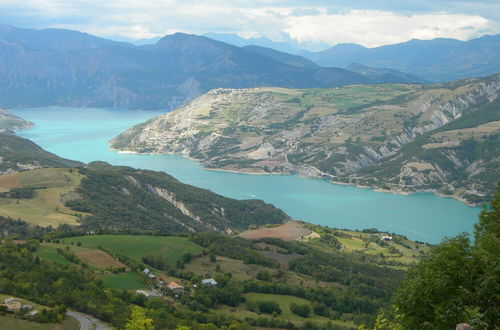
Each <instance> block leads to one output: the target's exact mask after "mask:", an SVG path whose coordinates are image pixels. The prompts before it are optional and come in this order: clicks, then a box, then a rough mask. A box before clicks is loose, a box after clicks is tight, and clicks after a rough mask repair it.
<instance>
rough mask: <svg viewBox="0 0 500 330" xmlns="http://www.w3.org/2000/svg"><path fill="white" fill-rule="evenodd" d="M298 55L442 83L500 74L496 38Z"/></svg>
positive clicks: (340, 47) (344, 46)
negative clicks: (394, 72)
mask: <svg viewBox="0 0 500 330" xmlns="http://www.w3.org/2000/svg"><path fill="white" fill-rule="evenodd" d="M299 55H302V56H303V57H306V58H308V59H310V60H312V61H313V62H315V63H317V64H319V65H322V66H332V67H348V66H349V65H350V64H352V63H359V64H362V65H366V66H370V67H375V68H390V69H394V70H399V71H403V72H407V73H412V74H415V75H418V76H419V77H422V78H424V79H427V80H430V81H434V82H443V81H451V80H456V79H462V78H471V77H479V76H488V75H491V74H494V73H498V72H500V34H497V35H492V36H491V35H485V36H483V37H480V38H477V39H472V40H469V41H461V40H456V39H443V38H437V39H433V40H417V39H413V40H410V41H407V42H403V43H398V44H394V45H386V46H381V47H375V48H365V47H363V46H361V45H357V44H339V45H336V46H334V47H331V48H329V49H326V50H324V51H321V52H306V51H302V52H300V53H299Z"/></svg>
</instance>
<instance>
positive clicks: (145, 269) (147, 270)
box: [142, 268, 151, 274]
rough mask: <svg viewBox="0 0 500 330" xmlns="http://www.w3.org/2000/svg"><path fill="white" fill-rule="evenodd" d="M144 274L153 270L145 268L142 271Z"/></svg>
mask: <svg viewBox="0 0 500 330" xmlns="http://www.w3.org/2000/svg"><path fill="white" fill-rule="evenodd" d="M142 272H143V273H144V274H149V273H150V272H151V271H150V270H149V269H148V268H144V270H143V271H142Z"/></svg>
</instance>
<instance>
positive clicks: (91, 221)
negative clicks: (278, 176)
mask: <svg viewBox="0 0 500 330" xmlns="http://www.w3.org/2000/svg"><path fill="white" fill-rule="evenodd" d="M81 173H82V174H84V175H85V176H86V178H85V179H83V180H82V182H81V184H80V186H79V187H78V192H79V193H80V195H82V196H83V200H75V201H70V202H67V203H66V205H67V206H69V207H72V208H74V210H79V211H85V212H90V213H92V215H93V216H92V217H87V218H83V219H82V223H83V224H82V225H83V227H85V228H88V229H89V230H94V231H97V230H101V231H102V230H108V231H109V230H114V231H117V230H119V231H122V232H123V231H129V232H134V231H135V232H140V231H145V230H146V228H147V229H148V230H149V231H155V232H158V233H161V234H179V233H184V232H188V231H189V228H190V229H192V230H196V231H214V230H215V231H219V232H225V230H226V228H227V227H231V228H234V229H245V228H247V227H248V225H249V224H263V223H281V222H283V221H284V220H286V219H288V217H287V215H286V214H285V213H283V212H282V211H281V210H279V209H276V208H275V207H273V206H271V205H269V204H265V203H264V202H262V201H257V200H243V201H238V200H234V199H230V198H226V197H223V196H220V195H217V194H215V193H212V192H211V191H209V190H205V189H200V188H196V187H193V186H189V185H186V184H183V183H181V182H179V181H177V180H175V179H174V178H173V177H171V176H169V175H167V174H165V173H162V172H154V171H146V170H135V169H132V168H129V167H116V166H110V165H108V164H105V163H92V164H90V165H89V166H88V168H86V169H82V170H81ZM177 204H180V206H177ZM185 209H187V211H185Z"/></svg>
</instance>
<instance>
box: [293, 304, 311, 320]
mask: <svg viewBox="0 0 500 330" xmlns="http://www.w3.org/2000/svg"><path fill="white" fill-rule="evenodd" d="M290 310H291V311H292V313H294V314H297V315H298V316H300V317H308V316H309V314H310V313H311V306H309V304H296V303H291V304H290Z"/></svg>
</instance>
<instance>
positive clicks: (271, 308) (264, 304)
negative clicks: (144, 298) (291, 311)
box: [257, 301, 281, 314]
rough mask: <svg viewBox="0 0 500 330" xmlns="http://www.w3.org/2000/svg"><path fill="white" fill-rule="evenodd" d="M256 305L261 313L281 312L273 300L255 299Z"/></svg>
mask: <svg viewBox="0 0 500 330" xmlns="http://www.w3.org/2000/svg"><path fill="white" fill-rule="evenodd" d="M257 307H258V308H259V312H261V313H268V314H272V313H273V312H276V313H278V314H281V308H280V306H279V305H278V303H277V302H275V301H257Z"/></svg>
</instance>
